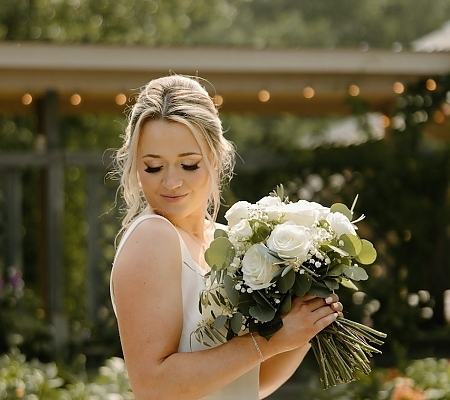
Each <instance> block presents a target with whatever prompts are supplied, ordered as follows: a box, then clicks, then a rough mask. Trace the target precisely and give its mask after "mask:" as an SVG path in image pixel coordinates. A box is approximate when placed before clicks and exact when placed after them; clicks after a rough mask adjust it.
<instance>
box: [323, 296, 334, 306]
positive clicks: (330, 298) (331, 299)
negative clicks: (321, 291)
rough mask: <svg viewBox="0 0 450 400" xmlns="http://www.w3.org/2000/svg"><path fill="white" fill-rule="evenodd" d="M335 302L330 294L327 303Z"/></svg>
mask: <svg viewBox="0 0 450 400" xmlns="http://www.w3.org/2000/svg"><path fill="white" fill-rule="evenodd" d="M332 302H333V298H332V297H331V296H330V297H327V298H326V299H325V303H327V304H331V303H332Z"/></svg>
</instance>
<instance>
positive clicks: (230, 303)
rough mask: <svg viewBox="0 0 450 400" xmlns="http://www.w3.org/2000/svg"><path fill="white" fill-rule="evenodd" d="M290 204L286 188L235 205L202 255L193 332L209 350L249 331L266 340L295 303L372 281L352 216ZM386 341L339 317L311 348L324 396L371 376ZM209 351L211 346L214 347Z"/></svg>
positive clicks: (367, 246)
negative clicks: (204, 270) (202, 284)
mask: <svg viewBox="0 0 450 400" xmlns="http://www.w3.org/2000/svg"><path fill="white" fill-rule="evenodd" d="M356 200H357V198H356V199H355V201H354V203H353V205H352V207H351V209H348V207H347V206H345V205H344V204H341V203H337V204H334V205H333V206H331V208H327V207H324V206H322V205H320V204H318V203H314V202H309V201H306V200H299V201H297V202H291V201H289V199H288V198H287V197H285V196H284V190H283V187H282V186H278V187H277V189H276V191H274V192H272V193H271V194H270V195H269V196H266V197H263V198H262V199H261V200H259V201H257V202H256V203H255V204H251V203H248V202H246V201H239V202H237V203H235V204H234V205H233V206H232V207H231V208H230V209H229V210H228V211H227V212H226V214H225V218H226V219H227V221H228V229H227V231H225V230H222V229H217V230H216V231H215V234H214V240H213V241H212V242H211V244H210V247H209V248H208V249H207V250H206V252H205V260H206V262H207V263H208V265H209V266H210V267H211V270H210V271H209V272H208V274H207V275H206V279H207V285H206V289H205V290H204V291H202V292H201V293H200V299H199V309H200V312H202V313H203V314H204V315H205V314H206V317H205V319H204V321H203V322H202V323H201V324H200V325H199V326H198V328H197V329H196V330H195V331H194V332H193V334H194V335H195V337H196V339H197V340H198V341H200V342H202V343H204V344H205V345H208V344H209V343H208V342H210V341H212V342H215V343H217V342H222V343H223V342H225V341H227V340H230V339H232V338H233V337H235V336H237V335H239V334H242V333H245V332H258V333H259V335H261V336H262V337H264V338H265V339H266V340H269V339H270V338H271V337H272V336H273V335H274V334H275V333H276V332H277V331H278V330H279V329H280V328H281V327H282V326H283V321H282V315H283V314H285V313H287V312H288V311H289V310H290V309H291V303H292V299H293V296H304V295H305V294H310V295H314V296H318V297H323V298H326V297H328V296H329V295H330V293H332V292H334V291H335V290H337V289H338V288H339V286H340V285H343V286H346V287H348V288H352V289H357V287H356V285H355V284H354V283H353V282H354V281H360V280H366V279H367V278H368V275H367V273H366V271H365V270H364V268H362V267H361V266H360V265H368V264H371V263H373V262H374V261H375V259H376V255H377V253H376V251H375V249H374V247H373V245H372V244H371V243H370V242H369V241H368V240H365V239H361V238H360V237H359V236H358V235H357V232H356V231H357V227H356V224H357V223H358V222H360V221H361V220H362V219H363V218H364V215H362V216H361V217H360V218H358V219H356V220H353V209H354V207H355V204H356ZM379 337H381V338H384V337H386V335H385V334H384V333H382V332H378V331H376V330H374V329H372V328H370V327H368V326H365V325H363V324H359V323H356V322H353V321H350V320H348V319H346V318H343V317H338V318H337V319H336V321H335V322H333V323H332V324H331V325H329V326H328V327H327V328H325V329H324V330H322V331H321V332H320V333H319V334H317V335H316V336H315V337H314V338H313V339H312V341H311V346H312V349H313V352H314V354H315V357H316V359H317V361H318V364H319V367H320V380H321V382H322V387H323V388H324V389H326V388H329V387H331V386H335V385H336V384H337V383H338V382H343V383H347V382H351V381H353V380H355V379H358V376H357V371H360V372H362V373H365V374H368V373H369V372H370V370H371V369H370V363H369V359H368V356H371V355H372V353H379V352H380V351H379V350H378V349H376V348H375V347H373V345H371V344H369V343H373V344H379V345H381V344H383V342H382V341H381V340H380V339H379ZM209 345H210V344H209Z"/></svg>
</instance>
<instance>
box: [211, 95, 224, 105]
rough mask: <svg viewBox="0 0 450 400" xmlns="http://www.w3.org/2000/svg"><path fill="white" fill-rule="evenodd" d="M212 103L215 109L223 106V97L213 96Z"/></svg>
mask: <svg viewBox="0 0 450 400" xmlns="http://www.w3.org/2000/svg"><path fill="white" fill-rule="evenodd" d="M213 103H214V105H215V106H216V107H220V106H221V105H222V104H223V97H222V96H221V95H220V94H215V95H214V97H213Z"/></svg>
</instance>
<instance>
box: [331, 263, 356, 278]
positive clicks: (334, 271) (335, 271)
mask: <svg viewBox="0 0 450 400" xmlns="http://www.w3.org/2000/svg"><path fill="white" fill-rule="evenodd" d="M347 268H350V267H349V266H348V265H346V264H339V265H336V266H335V267H333V268H331V270H330V271H328V274H327V275H328V276H341V275H342V274H343V273H344V271H345V270H346V269H347Z"/></svg>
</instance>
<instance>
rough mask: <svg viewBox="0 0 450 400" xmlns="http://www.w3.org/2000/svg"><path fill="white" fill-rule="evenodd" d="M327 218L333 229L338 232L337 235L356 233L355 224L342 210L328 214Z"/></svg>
mask: <svg viewBox="0 0 450 400" xmlns="http://www.w3.org/2000/svg"><path fill="white" fill-rule="evenodd" d="M326 220H327V222H328V223H329V224H330V227H331V229H333V231H334V232H336V236H337V237H340V236H341V235H344V234H349V235H356V229H355V227H354V225H353V224H352V223H351V222H350V221H349V220H348V218H347V217H346V216H345V215H344V214H342V213H340V212H333V213H330V214H328V215H327V218H326Z"/></svg>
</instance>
